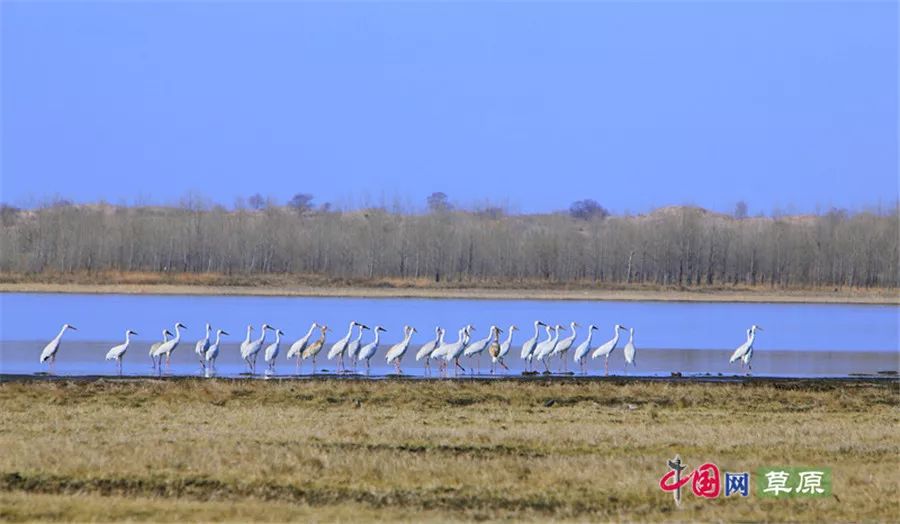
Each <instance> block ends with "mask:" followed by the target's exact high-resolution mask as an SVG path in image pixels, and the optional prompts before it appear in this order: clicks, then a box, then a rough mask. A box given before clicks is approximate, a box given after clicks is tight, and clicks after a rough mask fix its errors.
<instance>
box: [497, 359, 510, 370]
mask: <svg viewBox="0 0 900 524" xmlns="http://www.w3.org/2000/svg"><path fill="white" fill-rule="evenodd" d="M497 362H499V363H500V365H501V366H503V369H505V370H506V371H509V366H507V365H506V363H505V362H503V361H502V360H498V361H497Z"/></svg>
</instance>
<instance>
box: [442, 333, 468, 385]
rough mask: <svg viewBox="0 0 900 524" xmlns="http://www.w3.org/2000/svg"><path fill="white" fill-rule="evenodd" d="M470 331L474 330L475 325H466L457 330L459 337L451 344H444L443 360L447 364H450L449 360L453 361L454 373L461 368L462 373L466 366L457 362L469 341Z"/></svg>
mask: <svg viewBox="0 0 900 524" xmlns="http://www.w3.org/2000/svg"><path fill="white" fill-rule="evenodd" d="M472 331H475V327H474V326H473V325H472V324H469V325H467V326H466V327H464V328H462V329H461V330H460V331H459V339H458V340H457V341H456V342H454V343H453V344H448V345H447V346H446V348H447V349H446V350H445V351H444V353H443V357H444V360H446V361H447V365H448V366H449V365H450V362H451V361H453V362H454V363H455V364H456V366H455V367H454V368H453V371H454V374H455V373H456V372H457V371H458V370H459V369H461V370H462V372H463V373H465V372H466V368H464V367H462V365H461V364H460V363H459V356H460V355H462V352H463V350H465V349H466V345H468V343H469V337H471V336H472Z"/></svg>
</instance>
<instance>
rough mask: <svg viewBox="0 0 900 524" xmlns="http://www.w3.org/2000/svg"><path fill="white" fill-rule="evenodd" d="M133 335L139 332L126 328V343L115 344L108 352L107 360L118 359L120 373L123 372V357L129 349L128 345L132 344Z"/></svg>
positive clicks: (117, 365)
mask: <svg viewBox="0 0 900 524" xmlns="http://www.w3.org/2000/svg"><path fill="white" fill-rule="evenodd" d="M131 335H137V333H135V332H134V331H132V330H130V329H126V330H125V343H124V344H119V345H118V346H113V348H112V349H110V350H109V351H107V352H106V360H115V361H116V367H117V368H119V374H120V375H121V374H122V357H124V356H125V352H126V351H128V345H129V344H131Z"/></svg>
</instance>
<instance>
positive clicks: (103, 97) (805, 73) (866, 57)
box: [0, 1, 898, 213]
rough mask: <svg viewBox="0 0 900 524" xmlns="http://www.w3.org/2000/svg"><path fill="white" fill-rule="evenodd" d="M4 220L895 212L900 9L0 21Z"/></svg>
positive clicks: (57, 16)
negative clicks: (227, 214) (467, 211)
mask: <svg viewBox="0 0 900 524" xmlns="http://www.w3.org/2000/svg"><path fill="white" fill-rule="evenodd" d="M0 10H2V12H0V14H2V19H0V29H2V31H0V33H2V36H0V39H2V63H0V68H2V77H0V87H2V91H0V102H2V106H0V110H2V111H0V118H2V136H0V145H2V151H0V154H2V158H0V168H2V186H0V199H2V200H3V201H5V202H7V203H12V204H16V205H26V206H27V205H33V204H34V203H36V202H39V201H40V200H42V199H44V198H47V197H51V196H54V195H58V196H61V197H66V198H70V199H73V200H76V201H94V200H98V199H106V200H108V201H110V202H122V201H124V202H134V201H136V200H140V201H151V202H158V203H167V202H175V201H177V200H178V199H179V197H181V196H182V195H184V194H185V193H186V192H188V191H195V192H199V193H202V194H204V195H206V196H208V197H209V198H211V199H212V200H214V201H217V202H220V203H223V204H226V205H230V204H232V203H233V202H234V199H235V197H236V196H239V195H243V196H246V195H249V194H252V193H255V192H260V193H262V194H264V195H271V196H273V197H276V198H278V199H280V200H281V201H286V200H287V199H289V198H290V196H291V195H293V194H294V193H298V192H307V193H312V194H314V195H315V196H316V201H317V202H319V203H321V202H325V201H330V202H333V203H335V204H336V205H339V206H357V205H364V204H366V203H381V202H385V203H388V204H391V203H393V202H394V201H395V200H399V201H400V202H402V203H404V204H407V205H409V204H412V205H421V204H422V202H423V201H424V198H425V196H426V195H428V194H429V193H431V192H432V191H438V190H440V191H444V192H446V193H448V194H449V195H450V197H451V199H452V200H453V201H455V202H457V203H460V204H463V205H472V204H478V203H481V202H485V201H490V202H493V203H499V204H507V205H509V206H510V207H511V208H512V209H513V210H514V211H523V212H532V211H549V210H555V209H562V208H566V207H568V205H569V203H570V202H572V201H574V200H577V199H581V198H594V199H596V200H598V201H599V202H601V203H602V204H603V205H605V206H607V207H608V208H610V209H611V210H613V211H615V212H626V211H628V212H642V211H646V210H649V209H652V208H654V207H657V206H661V205H669V204H696V205H701V206H704V207H708V208H712V209H718V210H723V211H730V210H731V209H732V208H733V206H734V203H735V202H736V201H738V200H740V199H744V200H746V201H747V202H748V203H749V204H750V211H751V213H756V212H759V211H763V212H770V211H771V210H773V209H775V208H780V209H783V210H793V211H799V212H805V211H814V210H815V209H816V207H817V206H823V207H827V206H831V205H837V206H844V207H849V208H856V209H858V208H862V207H864V206H867V205H873V204H878V203H879V202H881V203H883V204H891V203H893V202H894V201H895V200H896V199H897V195H898V127H897V126H898V102H897V98H898V65H897V64H898V7H897V3H895V2H880V3H879V2H846V3H840V2H824V3H814V2H746V3H739V2H728V1H723V2H688V3H676V2H653V3H626V2H595V3H587V2H584V3H582V2H570V3H557V2H547V3H543V2H531V3H511V2H506V3H454V4H447V3H440V4H438V3H426V2H419V3H403V2H357V3H340V4H334V3H299V2H270V3H258V2H246V3H243V2H197V3H184V2H177V3H176V2H128V3H125V2H123V3H115V2H96V3H76V2H44V3H33V2H3V3H2V4H0Z"/></svg>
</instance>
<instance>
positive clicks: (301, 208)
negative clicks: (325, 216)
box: [287, 193, 313, 215]
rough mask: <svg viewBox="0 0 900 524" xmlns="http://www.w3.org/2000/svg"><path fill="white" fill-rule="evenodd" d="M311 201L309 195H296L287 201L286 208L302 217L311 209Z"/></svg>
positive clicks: (311, 197)
mask: <svg viewBox="0 0 900 524" xmlns="http://www.w3.org/2000/svg"><path fill="white" fill-rule="evenodd" d="M312 201H313V196H312V195H310V194H309V193H297V194H296V195H294V196H293V197H292V198H291V199H290V200H288V203H287V206H288V207H289V208H291V209H293V210H294V211H296V212H297V213H298V214H301V215H302V214H303V213H305V212H307V211H309V210H311V209H312V208H313V205H312Z"/></svg>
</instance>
